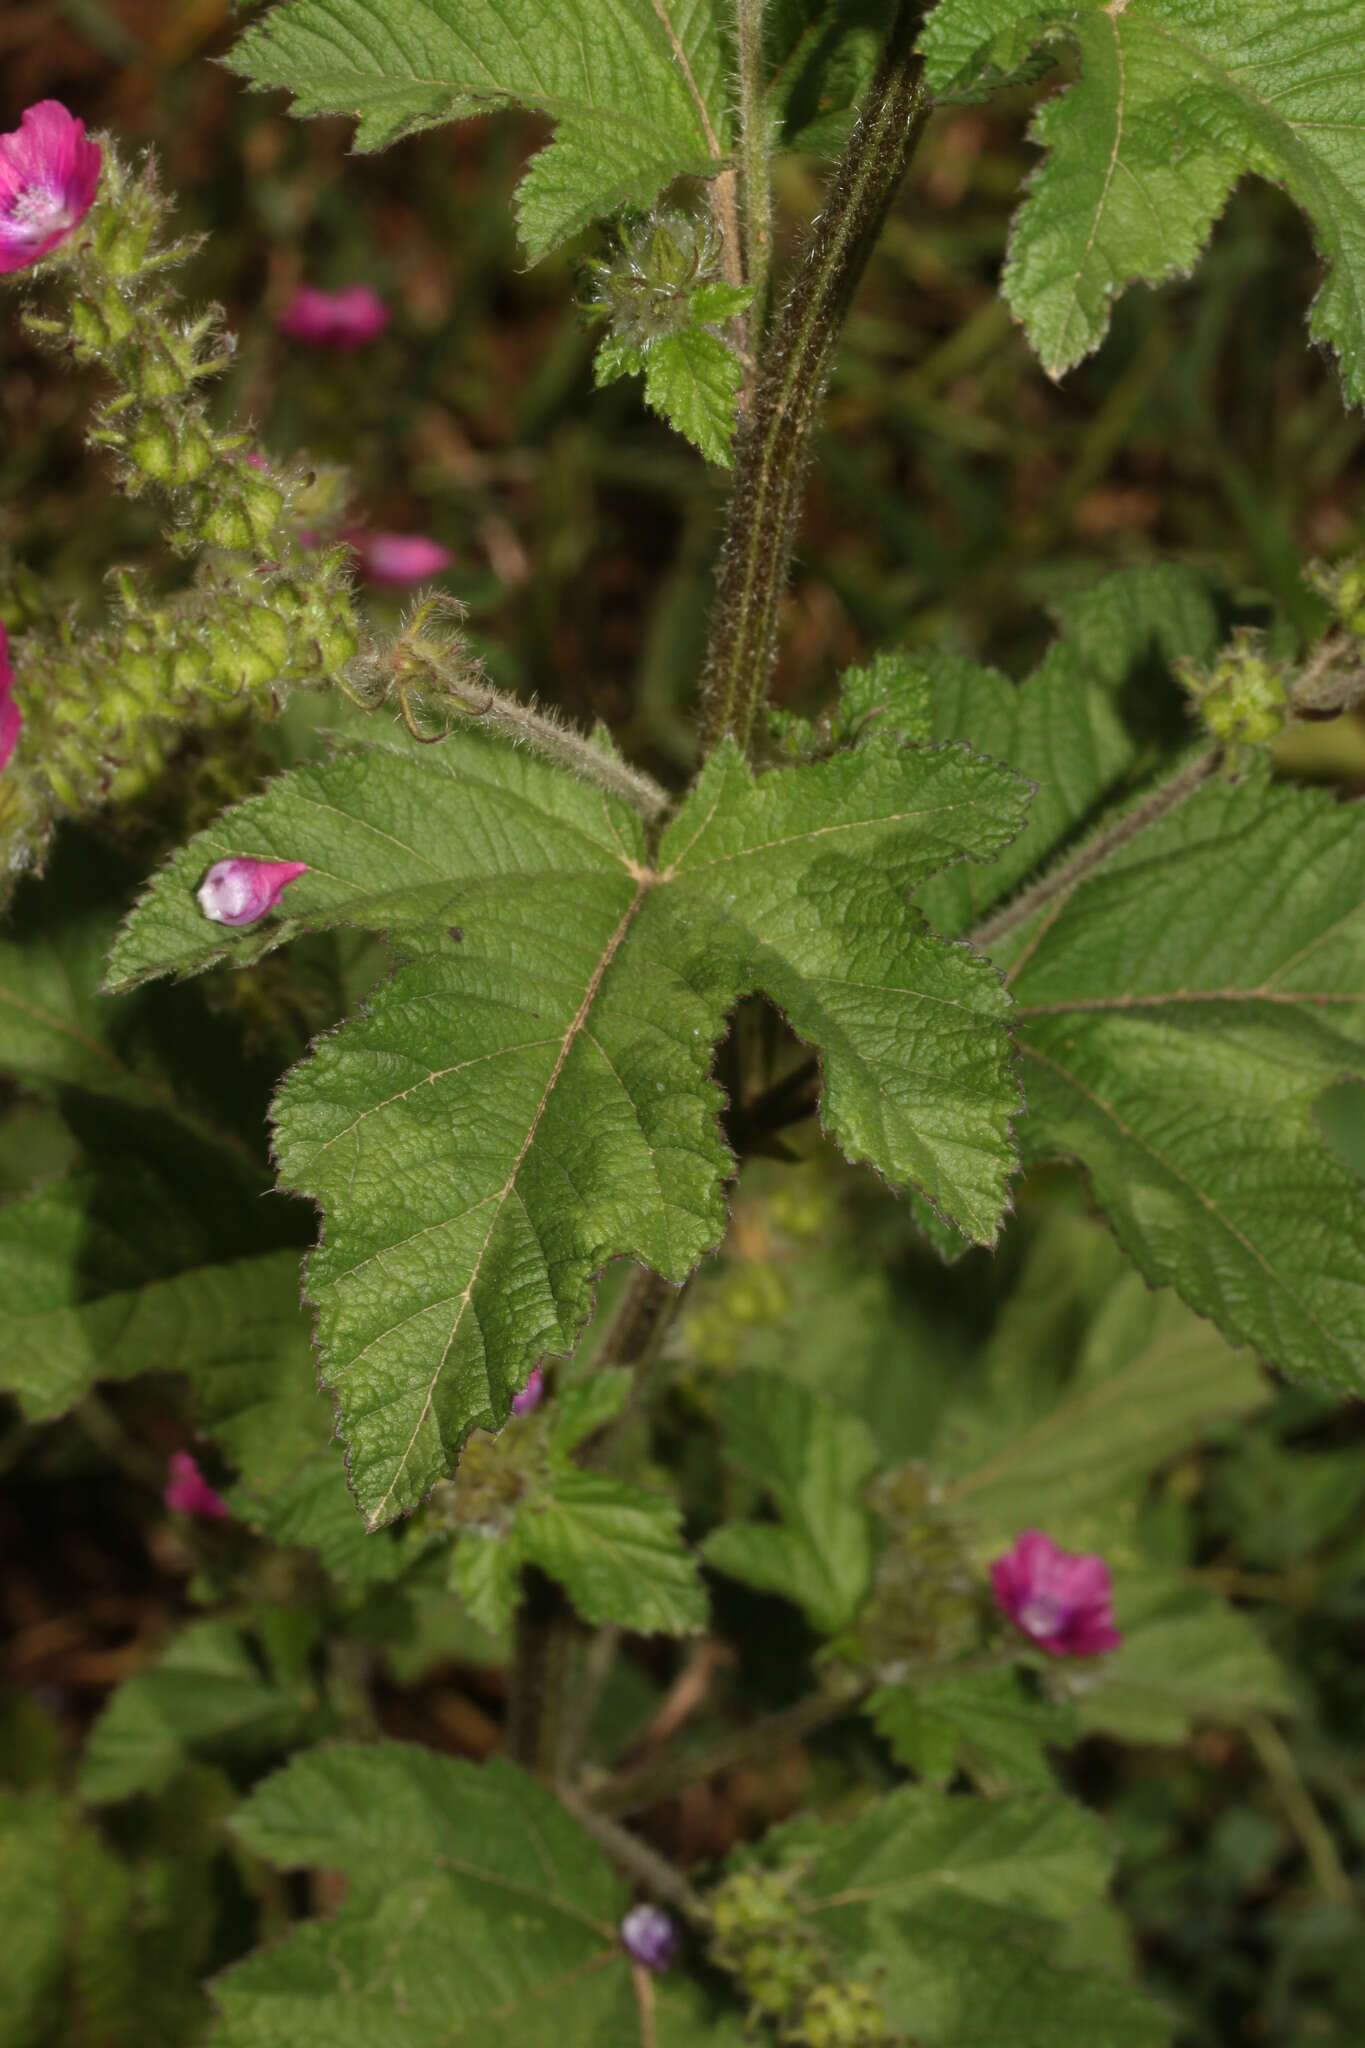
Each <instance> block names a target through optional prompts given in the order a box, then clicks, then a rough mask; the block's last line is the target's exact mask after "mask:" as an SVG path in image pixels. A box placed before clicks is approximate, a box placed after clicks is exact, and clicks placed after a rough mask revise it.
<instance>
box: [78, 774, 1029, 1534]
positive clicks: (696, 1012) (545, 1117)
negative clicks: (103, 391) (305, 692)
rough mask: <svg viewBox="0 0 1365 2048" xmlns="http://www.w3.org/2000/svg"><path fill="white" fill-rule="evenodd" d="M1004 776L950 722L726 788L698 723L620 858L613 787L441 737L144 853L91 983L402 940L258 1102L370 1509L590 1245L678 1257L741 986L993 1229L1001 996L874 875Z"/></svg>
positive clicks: (583, 1303) (574, 1291)
mask: <svg viewBox="0 0 1365 2048" xmlns="http://www.w3.org/2000/svg"><path fill="white" fill-rule="evenodd" d="M1022 796H1023V791H1022V788H1021V785H1020V784H1019V782H1018V780H1017V778H1016V777H1014V776H1013V775H1012V774H1011V773H1010V772H1009V771H1008V770H1007V769H1005V768H1002V767H1000V766H998V765H996V764H994V763H990V762H986V761H983V760H981V759H979V758H976V757H973V756H971V755H969V754H968V753H967V752H966V751H965V750H963V749H958V748H934V749H931V748H921V749H899V748H897V747H895V746H894V745H889V744H888V745H883V746H880V747H869V748H865V749H862V750H860V751H859V752H858V753H857V754H854V755H845V756H841V757H839V758H837V759H835V760H833V761H830V762H826V763H822V764H820V765H819V766H817V767H814V768H806V769H801V770H791V771H785V772H779V773H774V774H771V775H768V776H765V777H764V778H762V780H755V778H754V776H753V774H752V772H751V771H750V770H749V769H748V768H747V766H746V765H745V764H744V762H743V760H742V759H741V757H740V756H739V754H738V752H737V750H736V749H734V748H733V747H732V746H726V747H724V748H722V749H720V750H719V751H718V752H717V753H716V754H715V755H714V756H713V757H712V760H711V761H710V762H709V763H708V765H707V768H706V770H705V772H704V773H703V775H702V777H701V779H700V781H699V783H698V785H697V787H696V789H695V790H694V791H693V792H692V794H691V796H690V797H689V798H688V800H687V802H686V804H685V805H684V807H683V809H682V811H681V812H680V813H679V815H678V816H677V818H676V819H674V821H673V822H672V824H671V825H670V826H669V828H668V830H667V831H666V833H665V834H664V837H663V841H662V844H661V847H660V853H659V860H658V865H657V866H654V867H651V866H649V865H648V864H647V863H646V861H645V857H644V847H643V841H642V834H641V828H640V825H639V821H638V819H637V818H636V817H635V815H634V814H633V813H632V812H630V811H628V810H626V809H625V808H624V807H623V806H620V805H618V804H615V803H614V802H612V801H610V800H608V799H606V798H605V797H604V796H603V795H602V794H601V792H599V791H597V790H595V789H593V788H592V787H590V786H589V785H587V784H585V783H580V782H577V781H575V780H572V779H570V778H569V777H567V776H565V775H564V774H562V773H560V772H558V771H557V770H554V769H552V768H550V767H548V766H546V765H544V764H543V763H541V762H539V761H537V760H534V759H532V758H530V757H528V756H526V755H524V754H518V753H514V752H512V751H510V750H508V749H506V748H503V747H500V746H498V745H497V744H495V743H491V742H489V741H487V740H485V739H483V738H482V737H481V736H478V735H456V736H452V737H451V738H450V739H449V740H447V741H446V742H444V743H443V744H442V745H441V746H440V747H439V748H431V749H418V748H399V747H388V746H379V747H374V748H369V749H365V750H361V751H357V752H352V753H346V754H341V755H339V756H338V757H337V758H336V759H334V760H333V761H331V762H329V763H327V764H325V765H324V766H321V767H308V768H303V769H300V770H297V771H295V772H294V773H292V774H290V775H286V776H282V777H281V778H280V779H279V780H278V781H277V782H275V783H274V784H272V785H271V787H270V788H269V789H268V790H267V791H266V792H265V793H264V795H262V796H261V797H258V798H255V799H253V800H251V801H250V802H248V803H246V804H244V805H242V806H239V807H238V808H237V809H236V810H234V811H231V812H229V813H228V814H227V815H226V817H225V818H224V819H222V820H221V821H220V822H219V823H218V824H217V825H216V826H214V827H213V828H211V830H210V831H208V832H207V833H204V834H201V835H200V836H199V838H197V839H196V840H194V841H193V842H191V844H190V845H189V846H188V847H186V848H184V849H183V850H182V851H181V852H180V853H179V854H177V855H176V857H175V858H174V859H173V860H172V861H171V863H170V864H169V865H168V866H167V867H166V868H165V869H163V871H162V873H161V874H160V876H159V877H158V878H157V880H156V882H155V884H154V885H153V887H152V889H151V891H150V892H149V894H148V895H147V897H146V898H145V899H144V901H143V903H142V904H141V905H140V906H139V908H138V910H137V911H136V912H135V913H134V916H133V918H132V919H131V920H130V922H129V924H128V926H127V927H126V929H125V933H124V935H123V938H122V939H121V940H120V942H119V945H118V947H117V948H116V950H115V955H114V958H113V961H112V963H111V974H112V978H113V980H114V983H115V984H116V985H119V984H123V985H127V984H129V983H132V982H135V981H137V980H139V979H141V978H142V977H144V976H146V975H148V974H152V973H155V972H158V971H165V970H167V969H172V970H178V971H179V972H181V973H184V972H188V971H193V970H194V969H196V968H199V967H202V966H205V965H207V964H208V963H209V962H210V961H211V960H213V959H218V958H224V957H227V958H236V959H238V960H247V959H251V958H254V957H258V956H259V955H260V954H261V953H262V952H264V951H265V950H267V949H268V948H269V947H271V946H272V945H274V944H277V943H279V941H280V940H281V939H282V938H285V937H288V936H289V935H290V933H291V932H294V931H297V930H300V929H308V928H325V927H326V926H328V925H330V924H334V923H340V922H346V923H352V924H357V925H362V926H365V927H366V928H368V929H371V930H376V931H380V932H384V933H386V934H388V935H389V937H390V939H391V941H392V943H393V946H394V949H395V951H396V953H397V954H398V955H399V959H400V964H399V965H398V967H397V968H396V971H395V973H394V975H393V977H392V979H391V980H389V981H387V982H385V983H384V984H382V985H381V986H380V987H379V988H378V989H377V990H376V991H375V992H374V994H373V996H372V997H371V999H370V1001H369V1003H368V1005H367V1008H366V1009H365V1011H364V1012H363V1013H362V1015H361V1016H360V1017H358V1018H356V1019H354V1020H353V1021H352V1022H350V1023H349V1024H347V1025H345V1026H344V1027H343V1028H342V1029H341V1030H340V1031H339V1032H337V1033H336V1034H335V1035H333V1036H332V1037H330V1038H327V1039H325V1040H323V1041H322V1042H321V1043H319V1045H318V1046H317V1047H316V1048H315V1050H314V1052H313V1054H312V1056H311V1057H310V1058H309V1059H308V1060H307V1061H305V1062H304V1064H303V1065H302V1066H300V1067H298V1068H296V1069H295V1070H294V1072H293V1073H292V1074H291V1075H290V1077H289V1078H288V1080H287V1081H286V1083H285V1086H284V1087H283V1089H282V1090H281V1092H280V1094H279V1096H278V1097H277V1099H276V1106H275V1127H276V1153H277V1158H278V1162H279V1166H280V1170H281V1175H282V1178H283V1179H284V1181H285V1183H286V1184H287V1185H288V1186H290V1187H293V1188H296V1189H297V1190H299V1191H300V1192H302V1193H306V1194H307V1195H309V1196H310V1197H311V1198H312V1199H313V1200H314V1201H316V1202H317V1203H318V1204H319V1205H320V1206H321V1208H322V1209H323V1212H324V1216H325V1219H326V1220H325V1228H324V1235H323V1241H322V1244H321V1245H320V1247H319V1249H318V1251H317V1252H316V1253H315V1254H314V1255H313V1256H312V1258H311V1260H310V1262H309V1268H308V1291H309V1293H310V1295H311V1297H312V1299H313V1300H314V1302H315V1303H316V1304H317V1307H318V1311H319V1316H318V1331H319V1337H320V1342H321V1351H322V1371H323V1377H324V1379H325V1380H326V1381H327V1382H328V1383H329V1384H330V1385H331V1386H332V1387H333V1388H335V1390H336V1392H337V1395H338V1400H339V1403H340V1410H341V1418H342V1433H343V1435H344V1436H345V1438H346V1439H347V1441H348V1442H349V1445H350V1471H351V1481H352V1485H353V1486H354V1488H355V1490H356V1493H357V1496H358V1498H359V1500H360V1502H361V1505H362V1508H363V1509H364V1511H365V1513H366V1516H367V1518H368V1519H369V1520H370V1522H371V1523H372V1524H377V1523H379V1522H382V1521H385V1520H388V1519H391V1518H392V1517H393V1516H395V1515H397V1514H400V1513H402V1512H403V1511H404V1510H405V1509H406V1508H409V1507H411V1506H413V1505H414V1504H415V1503H416V1502H417V1501H418V1500H419V1499H421V1497H422V1496H423V1494H424V1493H425V1492H426V1491H427V1490H428V1488H429V1487H430V1486H431V1484H432V1483H433V1481H434V1480H435V1479H437V1478H438V1477H440V1476H441V1475H442V1474H443V1473H444V1472H446V1471H448V1470H449V1469H450V1465H451V1463H452V1461H453V1457H454V1455H455V1453H456V1452H457V1450H458V1447H459V1445H460V1444H461V1443H462V1442H463V1440H464V1438H465V1436H466V1435H467V1434H468V1432H469V1430H470V1429H471V1428H473V1427H475V1426H481V1427H484V1428H494V1429H495V1428H497V1427H499V1426H500V1425H501V1423H502V1422H503V1421H504V1420H505V1419H506V1416H507V1413H508V1409H509V1406H510V1402H511V1398H512V1395H513V1394H514V1393H515V1392H516V1391H517V1389H518V1388H519V1387H520V1386H522V1385H523V1384H524V1383H525V1380H526V1378H527V1375H528V1373H529V1371H530V1368H531V1366H532V1365H533V1364H534V1363H535V1361H536V1359H537V1358H539V1357H541V1356H543V1355H544V1354H546V1353H547V1352H562V1351H566V1350H568V1349H570V1348H571V1346H572V1344H573V1341H574V1338H575V1335H576V1333H577V1331H578V1330H579V1328H580V1327H581V1326H582V1324H583V1323H584V1321H585V1320H586V1318H587V1316H588V1314H589V1312H590V1310H591V1306H592V1299H593V1279H594V1276H595V1275H596V1274H597V1273H599V1272H600V1271H601V1269H602V1268H603V1266H604V1265H605V1264H606V1263H607V1261H608V1260H609V1259H611V1258H613V1257H617V1256H621V1255H628V1256H630V1257H633V1258H635V1259H638V1260H639V1261H640V1262H641V1263H643V1264H645V1265H648V1266H651V1267H652V1268H653V1269H654V1270H655V1271H656V1272H658V1273H660V1274H661V1275H662V1276H663V1277H664V1278H665V1279H668V1280H675V1281H681V1280H682V1279H683V1278H685V1276H686V1275H687V1273H688V1272H689V1271H690V1269H691V1268H692V1266H693V1265H694V1264H695V1263H696V1261H697V1260H698V1259H699V1258H700V1257H701V1256H702V1255H703V1253H705V1252H706V1251H708V1250H710V1249H711V1248H712V1247H713V1246H714V1245H715V1244H716V1243H717V1241H718V1240H719V1238H720V1236H721V1233H722V1230H723V1227H724V1221H725V1206H724V1201H723V1194H722V1187H723V1182H724V1179H725V1178H726V1176H727V1174H728V1172H729V1167H730V1160H729V1156H728V1153H727V1150H726V1148H725V1146H724V1144H723V1142H722V1140H721V1137H720V1134H719V1132H718V1130H717V1127H716V1121H715V1116H716V1111H717V1108H718V1106H719V1097H718V1091H717V1089H716V1087H715V1084H714V1083H713V1082H712V1080H711V1079H710V1074H709V1066H710V1058H711V1050H712V1047H713V1045H714V1043H715V1041H716V1039H717V1038H718V1037H719V1035H720V1033H721V1030H722V1028H723V1026H724V1022H725V1019H726V1016H727V1015H728V1013H729V1010H730V1009H731V1007H732V1006H733V1004H734V1002H735V1001H736V999H737V998H738V997H739V996H740V995H742V994H744V993H747V992H749V991H753V990H761V991H763V992H764V993H765V994H767V995H768V996H769V997H770V998H771V999H772V1000H773V1001H774V1002H775V1003H776V1004H778V1005H779V1006H780V1007H781V1008H782V1009H783V1010H784V1011H785V1012H786V1014H787V1016H788V1018H789V1019H790V1021H791V1023H792V1025H793V1027H794V1029H795V1030H796V1031H797V1032H798V1033H799V1034H800V1035H801V1036H802V1037H803V1038H805V1039H806V1040H807V1041H808V1042H810V1043H812V1044H815V1045H818V1046H819V1047H820V1048H821V1054H822V1062H823V1070H824V1098H823V1115H824V1119H825V1123H826V1126H827V1128H828V1129H829V1130H830V1132H831V1134H832V1135H833V1137H834V1138H835V1139H836V1141H837V1142H838V1143H839V1144H840V1146H841V1147H842V1149H843V1150H844V1151H845V1152H846V1153H847V1155H848V1156H849V1157H850V1158H852V1159H857V1160H867V1161H870V1162H871V1163H872V1164H873V1165H875V1166H876V1167H877V1168H878V1170H879V1171H881V1172H882V1173H884V1174H885V1175H886V1176H887V1178H888V1179H889V1180H891V1181H892V1182H894V1183H896V1184H897V1185H907V1184H913V1185H917V1186H919V1187H920V1188H922V1189H923V1191H924V1192H925V1194H926V1195H927V1196H928V1197H929V1199H930V1200H931V1201H933V1202H934V1204H935V1205H936V1206H937V1207H939V1208H940V1209H941V1210H942V1211H943V1212H944V1213H945V1214H946V1215H948V1216H949V1217H950V1218H951V1220H952V1221H953V1222H954V1223H955V1224H956V1225H957V1226H958V1227H959V1228H960V1229H961V1230H963V1231H964V1232H965V1233H966V1234H968V1235H969V1236H971V1237H973V1238H974V1239H976V1240H978V1241H990V1240H991V1239H992V1238H993V1237H994V1234H995V1231H996V1228H997V1226H998V1221H999V1217H1000V1213H1001V1210H1002V1207H1003V1204H1004V1197H1005V1186H1006V1180H1007V1177H1008V1174H1009V1170H1010V1166H1011V1160H1012V1151H1011V1145H1010V1139H1009V1123H1010V1117H1011V1114H1012V1112H1013V1110H1014V1108H1015V1106H1016V1102H1017V1094H1016V1083H1015V1080H1014V1076H1013V1071H1012V1066H1011V1052H1010V1046H1009V1041H1008V1038H1007V1034H1006V1031H1005V1028H1004V1018H1005V1015H1006V1013H1007V1007H1008V1005H1007V998H1006V997H1005V995H1004V992H1003V990H1002V989H1001V987H1000V983H999V979H998V976H997V974H996V972H995V971H994V970H993V969H992V968H991V967H990V966H989V965H987V964H986V963H985V962H983V961H981V960H978V959H976V958H974V957H972V956H971V955H969V954H967V953H966V952H965V951H963V950H962V949H960V948H956V947H953V946H950V945H948V944H946V943H945V942H943V941H941V940H939V939H937V938H935V937H933V936H932V935H931V934H929V933H928V932H926V931H925V929H924V927H923V924H922V921H921V920H920V917H919V914H918V913H917V912H916V911H915V910H914V909H913V908H912V907H911V906H910V905H909V903H908V901H907V900H906V899H907V894H908V891H909V890H910V889H911V888H912V887H914V886H915V884H916V883H917V882H918V881H920V880H922V879H924V877H925V876H926V875H927V874H928V873H929V872H931V871H932V870H933V869H934V868H936V867H938V866H940V865H942V864H943V863H944V862H945V861H950V860H953V859H956V858H960V857H961V856H962V855H964V854H966V855H969V856H974V857H976V858H989V857H991V856H992V855H993V854H994V853H996V852H998V850H999V848H1000V847H1001V846H1002V845H1003V844H1005V843H1006V842H1007V841H1008V839H1009V837H1010V836H1011V834H1012V833H1013V831H1014V830H1015V829H1017V826H1018V822H1019V814H1020V808H1021V801H1022ZM281 849H288V851H287V852H282V851H281ZM228 853H245V854H250V855H255V856H256V857H263V858H270V859H278V858H288V859H294V860H304V861H306V862H307V864H308V868H309V872H308V873H307V874H306V875H305V876H303V877H302V878H301V879H300V880H299V881H297V882H296V883H295V884H294V885H293V888H292V890H291V893H290V897H289V898H288V899H287V908H286V910H285V913H284V914H283V915H281V916H280V917H278V918H274V919H271V920H269V921H268V922H267V923H266V924H265V925H264V926H262V927H260V928H258V929H256V930H254V931H253V930H249V931H244V932H242V933H239V934H233V933H231V932H229V931H227V930H226V928H224V927H215V926H210V925H208V924H207V923H206V921H205V920H204V919H203V918H202V916H200V914H199V912H198V909H197V906H196V903H195V895H194V891H195V889H196V887H197V884H198V883H199V881H200V880H201V879H202V876H203V874H204V872H205V870H206V869H207V868H208V867H209V866H210V865H211V864H212V863H213V861H215V860H216V859H219V858H221V857H223V856H224V855H225V854H228Z"/></svg>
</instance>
